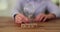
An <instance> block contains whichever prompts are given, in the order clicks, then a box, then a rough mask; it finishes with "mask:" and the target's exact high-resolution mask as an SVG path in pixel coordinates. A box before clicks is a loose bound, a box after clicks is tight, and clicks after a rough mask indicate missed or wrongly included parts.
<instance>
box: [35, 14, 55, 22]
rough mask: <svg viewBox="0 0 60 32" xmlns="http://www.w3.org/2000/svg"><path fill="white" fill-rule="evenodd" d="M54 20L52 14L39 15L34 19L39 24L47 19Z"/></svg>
mask: <svg viewBox="0 0 60 32" xmlns="http://www.w3.org/2000/svg"><path fill="white" fill-rule="evenodd" d="M53 18H55V15H54V14H48V15H46V14H40V15H38V16H36V17H35V21H39V22H41V21H42V22H45V21H46V20H47V19H53Z"/></svg>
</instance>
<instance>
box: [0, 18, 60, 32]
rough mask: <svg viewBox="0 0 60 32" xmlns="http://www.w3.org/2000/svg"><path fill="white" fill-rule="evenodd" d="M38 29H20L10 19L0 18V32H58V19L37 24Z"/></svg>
mask: <svg viewBox="0 0 60 32" xmlns="http://www.w3.org/2000/svg"><path fill="white" fill-rule="evenodd" d="M39 25H40V27H38V28H31V29H22V28H21V27H19V26H17V25H16V24H15V23H14V21H13V19H12V18H11V17H0V32H60V19H53V20H50V21H48V22H44V23H43V22H41V23H39Z"/></svg>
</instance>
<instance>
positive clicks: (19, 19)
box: [15, 14, 29, 24]
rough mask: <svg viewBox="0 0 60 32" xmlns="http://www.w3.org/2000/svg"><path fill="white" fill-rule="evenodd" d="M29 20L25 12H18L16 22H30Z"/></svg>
mask: <svg viewBox="0 0 60 32" xmlns="http://www.w3.org/2000/svg"><path fill="white" fill-rule="evenodd" d="M28 21H29V20H28V18H27V17H25V16H24V15H23V14H17V15H16V16H15V23H17V24H18V23H22V22H24V23H25V22H28Z"/></svg>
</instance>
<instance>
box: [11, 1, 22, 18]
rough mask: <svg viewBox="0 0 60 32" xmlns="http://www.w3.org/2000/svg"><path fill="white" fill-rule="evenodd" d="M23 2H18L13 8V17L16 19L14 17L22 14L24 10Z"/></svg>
mask: <svg viewBox="0 0 60 32" xmlns="http://www.w3.org/2000/svg"><path fill="white" fill-rule="evenodd" d="M21 2H22V0H17V1H16V3H15V5H14V6H13V7H12V9H11V10H12V17H14V15H16V14H19V13H22V9H21Z"/></svg>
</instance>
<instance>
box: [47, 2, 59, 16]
mask: <svg viewBox="0 0 60 32" xmlns="http://www.w3.org/2000/svg"><path fill="white" fill-rule="evenodd" d="M47 9H48V11H49V12H50V13H53V14H55V15H56V17H60V10H59V8H58V6H57V5H56V4H54V3H53V2H52V1H47Z"/></svg>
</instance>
